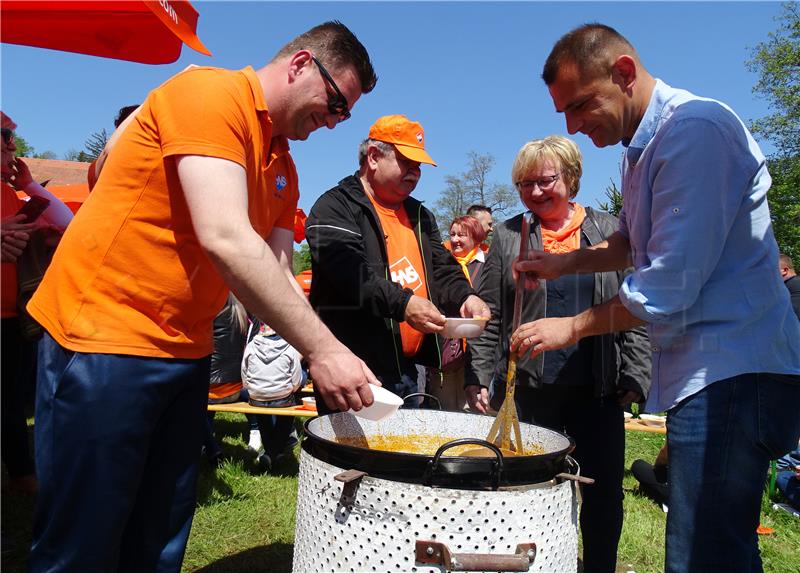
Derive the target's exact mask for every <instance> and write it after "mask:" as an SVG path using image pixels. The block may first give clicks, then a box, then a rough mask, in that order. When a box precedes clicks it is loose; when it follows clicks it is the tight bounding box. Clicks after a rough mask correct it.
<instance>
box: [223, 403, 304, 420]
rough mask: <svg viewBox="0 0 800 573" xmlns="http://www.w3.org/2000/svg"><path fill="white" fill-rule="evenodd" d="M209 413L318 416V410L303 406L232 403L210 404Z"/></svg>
mask: <svg viewBox="0 0 800 573" xmlns="http://www.w3.org/2000/svg"><path fill="white" fill-rule="evenodd" d="M208 411H209V412H235V413H237V414H266V415H272V416H302V417H304V418H313V417H315V416H316V415H317V411H316V410H309V409H307V408H305V407H303V406H287V407H283V408H265V407H263V406H251V405H250V404H248V403H247V402H232V403H230V404H209V405H208Z"/></svg>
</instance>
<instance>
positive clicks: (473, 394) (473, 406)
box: [464, 384, 489, 414]
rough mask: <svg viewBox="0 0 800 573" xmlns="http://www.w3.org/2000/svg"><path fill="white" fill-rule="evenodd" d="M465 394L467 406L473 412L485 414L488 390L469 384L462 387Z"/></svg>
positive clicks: (487, 405)
mask: <svg viewBox="0 0 800 573" xmlns="http://www.w3.org/2000/svg"><path fill="white" fill-rule="evenodd" d="M464 392H466V394H467V405H469V409H470V410H472V411H473V412H480V413H481V414H486V412H487V410H488V409H489V390H488V389H487V388H485V387H483V386H478V385H477V384H470V385H469V386H465V387H464Z"/></svg>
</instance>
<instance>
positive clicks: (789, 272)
mask: <svg viewBox="0 0 800 573" xmlns="http://www.w3.org/2000/svg"><path fill="white" fill-rule="evenodd" d="M778 270H779V271H780V273H781V278H782V279H783V284H784V285H786V288H787V289H789V297H790V299H791V301H792V308H793V309H794V313H795V314H796V315H797V318H798V319H800V278H798V277H797V273H796V272H795V270H794V263H793V262H792V258H791V257H790V256H789V255H784V254H783V253H781V254H780V256H779V257H778Z"/></svg>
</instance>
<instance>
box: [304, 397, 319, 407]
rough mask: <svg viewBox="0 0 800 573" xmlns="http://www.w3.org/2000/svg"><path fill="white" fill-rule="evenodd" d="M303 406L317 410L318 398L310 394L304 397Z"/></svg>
mask: <svg viewBox="0 0 800 573" xmlns="http://www.w3.org/2000/svg"><path fill="white" fill-rule="evenodd" d="M303 407H304V408H305V409H306V410H316V409H317V399H316V398H314V397H313V396H308V397H306V398H303Z"/></svg>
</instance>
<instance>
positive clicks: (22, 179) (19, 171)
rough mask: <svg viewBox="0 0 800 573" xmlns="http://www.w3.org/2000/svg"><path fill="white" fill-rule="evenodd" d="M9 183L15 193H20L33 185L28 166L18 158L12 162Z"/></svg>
mask: <svg viewBox="0 0 800 573" xmlns="http://www.w3.org/2000/svg"><path fill="white" fill-rule="evenodd" d="M9 182H10V183H11V186H12V187H14V189H16V190H17V191H22V190H24V189H25V188H26V187H28V185H30V184H31V183H33V176H32V175H31V170H30V169H28V166H27V165H26V164H25V162H24V161H23V160H22V159H20V158H19V157H17V158H16V159H15V160H14V174H13V175H12V176H11V179H10V181H9Z"/></svg>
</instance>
